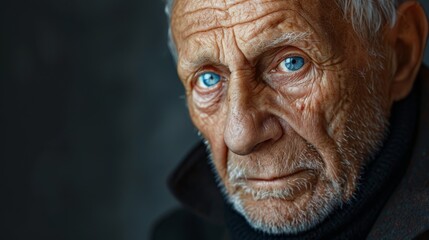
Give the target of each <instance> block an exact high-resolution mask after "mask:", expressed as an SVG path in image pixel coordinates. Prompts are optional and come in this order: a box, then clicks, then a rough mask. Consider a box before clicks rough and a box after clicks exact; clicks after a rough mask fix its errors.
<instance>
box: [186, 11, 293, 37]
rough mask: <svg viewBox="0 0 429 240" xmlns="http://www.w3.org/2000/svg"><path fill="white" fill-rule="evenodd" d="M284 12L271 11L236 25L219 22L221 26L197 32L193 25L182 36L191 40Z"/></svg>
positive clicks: (201, 29)
mask: <svg viewBox="0 0 429 240" xmlns="http://www.w3.org/2000/svg"><path fill="white" fill-rule="evenodd" d="M284 11H286V10H284V9H280V10H275V11H271V12H268V13H265V14H263V15H260V16H256V17H254V18H251V19H248V20H246V21H241V22H234V23H229V24H222V23H220V22H218V23H219V26H214V27H208V28H207V27H202V28H199V29H197V30H196V31H192V29H190V27H189V26H191V25H193V23H191V24H189V25H188V26H187V27H186V28H187V29H188V30H187V31H184V33H183V34H182V36H183V38H189V37H192V36H193V35H196V34H199V33H205V32H210V31H213V30H217V29H221V28H232V27H237V26H241V25H245V24H249V23H252V22H254V21H256V20H260V19H262V18H265V17H269V16H271V14H274V13H280V12H284ZM190 31H192V32H191V33H188V32H190Z"/></svg>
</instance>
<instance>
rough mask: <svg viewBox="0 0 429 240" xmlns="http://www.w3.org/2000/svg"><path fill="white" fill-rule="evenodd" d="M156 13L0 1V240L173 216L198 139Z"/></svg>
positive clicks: (85, 0)
mask: <svg viewBox="0 0 429 240" xmlns="http://www.w3.org/2000/svg"><path fill="white" fill-rule="evenodd" d="M425 5H429V4H428V3H425ZM163 8H164V6H163V3H162V1H160V0H152V1H143V0H126V1H125V0H103V1H95V0H77V1H65V0H51V1H48V0H39V1H8V2H5V1H3V2H1V4H0V18H1V22H0V24H1V25H0V27H1V28H0V30H1V32H0V90H1V95H0V96H1V102H0V104H1V108H0V110H1V115H0V116H1V117H0V119H1V120H0V123H1V124H0V136H1V138H0V139H1V144H0V146H1V147H0V150H1V151H0V152H1V155H0V157H1V166H0V168H1V195H0V199H1V200H0V203H1V205H0V216H1V218H0V219H1V221H2V222H1V225H0V226H1V228H0V239H106V240H109V239H126V240H137V239H147V237H148V234H149V229H150V226H151V225H152V224H153V222H154V221H155V219H157V218H159V216H160V215H162V214H164V213H166V212H167V211H168V210H169V209H171V208H173V207H174V206H177V205H178V203H177V202H176V201H175V200H174V199H173V198H172V196H171V195H170V194H169V193H168V190H167V189H166V187H165V181H166V177H167V175H168V173H169V172H170V171H171V170H172V169H173V168H174V166H175V165H177V163H178V162H179V161H180V160H181V158H182V157H183V156H184V155H185V153H186V152H187V151H188V150H189V148H190V147H191V146H192V145H193V144H195V143H196V142H197V141H198V138H197V136H196V131H195V129H194V128H193V127H192V125H191V123H190V120H189V117H188V114H187V112H186V106H185V101H184V98H183V89H182V86H181V84H180V82H179V81H178V79H177V76H176V72H175V66H174V63H173V61H172V59H171V57H170V54H169V52H168V50H167V48H166V38H167V36H166V27H167V26H166V18H165V16H164V11H163Z"/></svg>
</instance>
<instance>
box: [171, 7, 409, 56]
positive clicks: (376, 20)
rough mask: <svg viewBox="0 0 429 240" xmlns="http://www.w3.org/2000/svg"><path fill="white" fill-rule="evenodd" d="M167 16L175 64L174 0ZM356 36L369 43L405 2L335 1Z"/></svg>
mask: <svg viewBox="0 0 429 240" xmlns="http://www.w3.org/2000/svg"><path fill="white" fill-rule="evenodd" d="M165 1H166V5H165V13H166V14H167V16H168V26H169V27H168V46H169V48H170V51H171V53H172V55H173V58H174V60H175V61H176V63H177V58H178V56H177V49H176V45H175V43H174V40H173V37H172V33H171V21H170V20H171V14H172V9H173V4H174V0H165ZM336 1H337V4H338V6H339V7H340V9H341V10H342V11H343V15H344V18H345V19H348V21H350V23H351V24H352V26H353V29H354V31H355V32H356V34H357V35H358V36H359V37H361V38H362V39H367V40H369V41H371V40H372V39H373V38H374V37H375V36H377V34H378V33H379V31H380V29H381V28H382V26H383V25H384V24H388V25H389V26H391V27H393V26H394V25H395V23H396V7H397V6H398V5H399V4H400V3H402V2H404V1H406V0H336Z"/></svg>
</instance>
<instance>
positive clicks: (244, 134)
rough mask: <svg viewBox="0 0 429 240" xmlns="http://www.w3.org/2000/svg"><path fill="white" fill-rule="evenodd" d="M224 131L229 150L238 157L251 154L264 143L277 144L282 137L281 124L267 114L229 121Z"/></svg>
mask: <svg viewBox="0 0 429 240" xmlns="http://www.w3.org/2000/svg"><path fill="white" fill-rule="evenodd" d="M229 120H230V121H228V122H227V124H226V128H225V131H224V141H225V144H226V146H227V147H228V149H229V150H230V151H232V152H234V153H235V154H238V155H246V154H249V153H251V152H253V151H255V150H256V149H258V148H260V147H261V146H262V145H264V143H268V142H276V141H277V140H278V139H280V138H281V136H282V132H283V131H282V128H281V125H280V123H279V122H278V121H277V120H276V119H275V118H274V117H269V116H267V115H266V114H262V113H260V114H259V115H258V114H248V115H247V116H246V117H243V118H234V119H229Z"/></svg>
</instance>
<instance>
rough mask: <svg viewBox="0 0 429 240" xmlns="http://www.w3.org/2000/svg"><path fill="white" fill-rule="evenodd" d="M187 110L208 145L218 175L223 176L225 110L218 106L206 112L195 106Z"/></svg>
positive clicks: (225, 163)
mask: <svg viewBox="0 0 429 240" xmlns="http://www.w3.org/2000/svg"><path fill="white" fill-rule="evenodd" d="M189 106H192V105H189ZM189 112H190V115H191V119H192V122H193V123H194V125H195V126H196V127H197V129H198V131H200V133H201V134H202V137H203V138H204V139H205V140H207V142H208V144H209V145H210V151H211V156H212V160H213V163H214V165H215V167H216V170H217V171H218V174H219V176H220V177H221V178H224V176H225V174H226V166H227V147H226V145H225V141H224V128H225V127H224V126H225V118H224V117H222V116H226V112H225V111H224V110H223V108H220V109H219V110H218V111H216V112H214V113H211V114H207V113H202V112H201V111H199V110H198V109H196V108H195V107H189Z"/></svg>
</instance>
